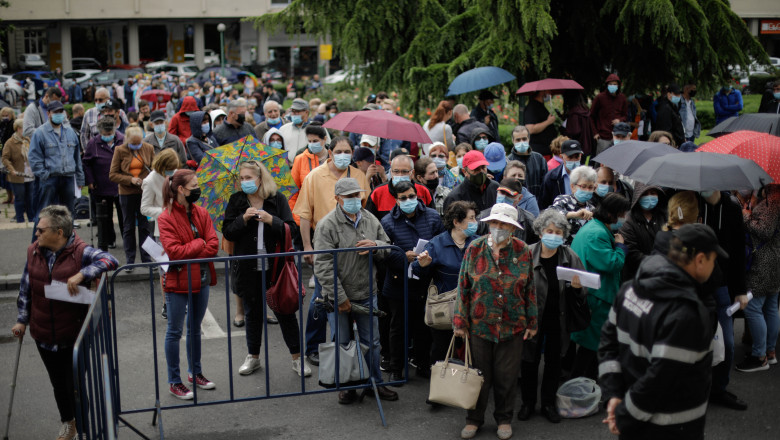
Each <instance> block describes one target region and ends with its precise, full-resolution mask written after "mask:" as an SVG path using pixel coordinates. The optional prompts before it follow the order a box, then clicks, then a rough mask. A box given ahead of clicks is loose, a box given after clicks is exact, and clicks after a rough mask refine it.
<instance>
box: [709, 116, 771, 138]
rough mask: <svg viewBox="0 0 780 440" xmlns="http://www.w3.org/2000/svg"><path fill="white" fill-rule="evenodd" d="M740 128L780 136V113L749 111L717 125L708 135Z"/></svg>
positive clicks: (721, 134)
mask: <svg viewBox="0 0 780 440" xmlns="http://www.w3.org/2000/svg"><path fill="white" fill-rule="evenodd" d="M740 130H750V131H757V132H759V133H769V134H773V135H775V136H780V115H778V114H772V113H747V114H744V115H742V116H735V117H733V118H728V119H726V120H725V121H723V122H721V123H720V124H718V125H716V126H715V127H714V128H713V129H712V130H710V131H709V133H707V136H711V137H718V136H723V135H725V134H730V133H734V132H735V131H740Z"/></svg>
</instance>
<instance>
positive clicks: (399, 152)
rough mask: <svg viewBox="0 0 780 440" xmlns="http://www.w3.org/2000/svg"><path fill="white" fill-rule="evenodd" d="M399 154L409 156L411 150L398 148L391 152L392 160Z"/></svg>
mask: <svg viewBox="0 0 780 440" xmlns="http://www.w3.org/2000/svg"><path fill="white" fill-rule="evenodd" d="M398 156H409V152H408V151H407V150H406V148H396V149H395V150H393V151H391V152H390V160H391V161H392V160H393V159H395V158H396V157H398Z"/></svg>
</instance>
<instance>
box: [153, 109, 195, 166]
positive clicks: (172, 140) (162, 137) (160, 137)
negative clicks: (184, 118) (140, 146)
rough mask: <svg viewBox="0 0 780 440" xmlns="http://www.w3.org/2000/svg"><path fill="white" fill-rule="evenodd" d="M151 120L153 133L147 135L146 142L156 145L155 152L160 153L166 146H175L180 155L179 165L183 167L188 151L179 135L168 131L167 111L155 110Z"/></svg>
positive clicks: (177, 153) (174, 149)
mask: <svg viewBox="0 0 780 440" xmlns="http://www.w3.org/2000/svg"><path fill="white" fill-rule="evenodd" d="M150 120H151V127H152V130H151V133H149V134H148V135H146V137H145V138H144V142H146V143H147V144H151V145H152V146H153V147H154V154H155V155H157V154H159V153H160V152H161V151H162V150H164V149H166V148H173V151H175V152H176V155H177V156H179V167H180V168H183V167H184V164H185V163H186V162H187V152H186V150H185V149H184V144H183V143H182V141H181V139H179V137H178V136H174V135H172V134H170V133H168V124H167V122H166V120H165V112H164V111H162V110H155V111H153V112H152V115H151V116H150Z"/></svg>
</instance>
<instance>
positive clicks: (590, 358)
mask: <svg viewBox="0 0 780 440" xmlns="http://www.w3.org/2000/svg"><path fill="white" fill-rule="evenodd" d="M598 375H599V372H598V360H597V358H596V352H595V351H593V350H590V349H587V348H585V347H583V346H579V347H577V354H576V355H575V356H574V366H572V368H571V378H572V379H574V378H575V377H587V378H590V379H593V380H597V379H598Z"/></svg>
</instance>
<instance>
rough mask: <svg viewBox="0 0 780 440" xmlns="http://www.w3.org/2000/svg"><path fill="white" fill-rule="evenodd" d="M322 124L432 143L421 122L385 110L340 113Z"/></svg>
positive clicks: (362, 132)
mask: <svg viewBox="0 0 780 440" xmlns="http://www.w3.org/2000/svg"><path fill="white" fill-rule="evenodd" d="M322 126H323V127H325V128H332V129H334V130H343V131H348V132H350V133H360V134H368V135H371V136H378V137H380V138H384V139H395V140H399V141H409V142H420V143H423V144H430V143H431V138H429V137H428V134H427V133H425V130H423V129H422V127H421V126H420V125H419V124H417V123H415V122H412V121H410V120H408V119H404V118H402V117H400V116H397V115H395V114H393V113H389V112H386V111H383V110H363V111H357V112H343V113H339V114H337V115H336V116H335V117H333V119H331V120H329V121H328V122H326V123H325V124H323V125H322Z"/></svg>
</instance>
